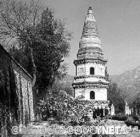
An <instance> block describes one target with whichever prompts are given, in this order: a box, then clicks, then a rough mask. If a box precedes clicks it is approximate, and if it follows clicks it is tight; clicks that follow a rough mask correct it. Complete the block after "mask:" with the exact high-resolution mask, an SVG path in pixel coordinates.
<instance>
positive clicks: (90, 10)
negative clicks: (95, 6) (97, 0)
mask: <svg viewBox="0 0 140 137" xmlns="http://www.w3.org/2000/svg"><path fill="white" fill-rule="evenodd" d="M90 13H93V10H92V7H91V6H90V7H89V8H88V14H90Z"/></svg>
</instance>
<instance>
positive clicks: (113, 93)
mask: <svg viewBox="0 0 140 137" xmlns="http://www.w3.org/2000/svg"><path fill="white" fill-rule="evenodd" d="M121 92H122V91H121V89H120V88H118V86H117V84H116V83H111V82H110V85H109V89H108V100H110V102H111V103H113V104H114V106H115V113H117V114H118V113H124V110H125V102H124V98H123V97H122V96H121V94H120V93H121Z"/></svg>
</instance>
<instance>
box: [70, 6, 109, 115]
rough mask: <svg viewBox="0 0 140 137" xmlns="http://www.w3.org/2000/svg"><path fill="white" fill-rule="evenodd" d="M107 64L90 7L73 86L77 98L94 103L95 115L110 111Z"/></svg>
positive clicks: (76, 61)
mask: <svg viewBox="0 0 140 137" xmlns="http://www.w3.org/2000/svg"><path fill="white" fill-rule="evenodd" d="M106 63H107V60H106V59H105V58H104V56H103V51H102V43H101V40H100V37H99V34H98V30H97V25H96V20H95V17H94V14H93V10H92V8H91V7H89V9H88V12H87V15H86V18H85V22H84V27H83V32H82V36H81V40H80V42H79V50H78V53H77V59H76V60H74V65H75V67H76V76H75V77H74V82H73V84H72V85H73V88H74V92H75V98H80V99H81V100H86V101H90V102H92V104H93V108H94V111H92V112H93V115H94V114H95V113H94V112H96V110H97V111H98V112H100V113H102V115H105V114H106V110H107V111H108V109H109V108H108V100H107V89H108V85H109V82H108V79H107V68H106ZM90 112H91V110H90Z"/></svg>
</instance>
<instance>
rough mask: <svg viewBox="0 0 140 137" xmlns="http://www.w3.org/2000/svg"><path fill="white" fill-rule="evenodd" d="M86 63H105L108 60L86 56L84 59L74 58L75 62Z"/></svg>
mask: <svg viewBox="0 0 140 137" xmlns="http://www.w3.org/2000/svg"><path fill="white" fill-rule="evenodd" d="M85 63H96V64H103V65H105V64H106V63H107V60H105V59H101V58H84V59H77V60H74V64H75V65H78V64H85Z"/></svg>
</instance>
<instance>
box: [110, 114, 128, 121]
mask: <svg viewBox="0 0 140 137" xmlns="http://www.w3.org/2000/svg"><path fill="white" fill-rule="evenodd" d="M112 119H113V120H118V121H125V120H127V116H125V115H122V114H118V115H115V116H112Z"/></svg>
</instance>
